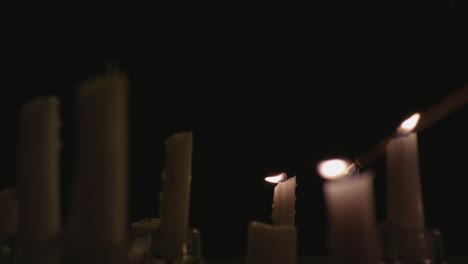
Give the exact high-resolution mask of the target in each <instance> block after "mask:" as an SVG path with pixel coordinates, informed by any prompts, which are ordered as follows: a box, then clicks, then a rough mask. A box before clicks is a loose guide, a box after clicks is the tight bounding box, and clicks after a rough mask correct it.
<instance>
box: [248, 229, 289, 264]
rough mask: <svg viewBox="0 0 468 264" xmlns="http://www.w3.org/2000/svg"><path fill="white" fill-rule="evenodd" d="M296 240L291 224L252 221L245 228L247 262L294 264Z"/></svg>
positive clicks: (257, 263) (249, 263)
mask: <svg viewBox="0 0 468 264" xmlns="http://www.w3.org/2000/svg"><path fill="white" fill-rule="evenodd" d="M296 241H297V232H296V227H295V226H293V225H277V226H275V225H270V224H266V223H261V222H256V221H252V222H250V223H249V226H248V230H247V264H259V263H268V264H295V263H296V256H297V250H296Z"/></svg>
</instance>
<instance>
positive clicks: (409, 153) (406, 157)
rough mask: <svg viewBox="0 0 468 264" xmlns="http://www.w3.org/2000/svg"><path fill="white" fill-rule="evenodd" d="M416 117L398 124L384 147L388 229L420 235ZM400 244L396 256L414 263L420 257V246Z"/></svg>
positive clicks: (420, 216) (422, 213) (421, 209)
mask: <svg viewBox="0 0 468 264" xmlns="http://www.w3.org/2000/svg"><path fill="white" fill-rule="evenodd" d="M419 117H420V115H419V114H418V113H416V114H414V115H412V116H411V117H410V118H408V119H407V120H405V121H404V122H402V123H401V125H400V126H399V127H398V129H397V136H396V137H395V138H394V139H392V140H390V141H389V143H388V144H387V147H386V169H387V210H388V211H387V223H388V225H389V228H392V229H396V230H400V231H403V230H404V232H406V231H409V232H422V231H424V229H425V224H424V210H423V201H422V193H421V182H420V175H419V156H418V142H417V140H418V137H417V134H416V133H415V132H413V129H414V128H415V127H416V125H417V123H418V121H419ZM413 237H416V236H415V235H413ZM404 240H407V239H404ZM397 243H398V242H397ZM402 243H403V241H401V243H399V244H400V248H401V249H402V250H403V251H404V252H400V254H403V255H406V257H407V258H414V259H417V260H419V259H420V258H421V256H422V254H423V250H424V249H423V248H422V247H423V245H421V243H417V241H413V242H411V243H407V245H405V246H404V245H403V244H402Z"/></svg>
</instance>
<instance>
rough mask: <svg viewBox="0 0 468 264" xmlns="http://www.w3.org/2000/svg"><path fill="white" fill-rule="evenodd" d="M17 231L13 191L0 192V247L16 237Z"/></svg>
mask: <svg viewBox="0 0 468 264" xmlns="http://www.w3.org/2000/svg"><path fill="white" fill-rule="evenodd" d="M17 229H18V202H17V199H16V190H15V189H4V190H1V191H0V246H2V245H4V244H5V243H6V242H8V240H10V239H12V238H14V237H15V236H16V232H17Z"/></svg>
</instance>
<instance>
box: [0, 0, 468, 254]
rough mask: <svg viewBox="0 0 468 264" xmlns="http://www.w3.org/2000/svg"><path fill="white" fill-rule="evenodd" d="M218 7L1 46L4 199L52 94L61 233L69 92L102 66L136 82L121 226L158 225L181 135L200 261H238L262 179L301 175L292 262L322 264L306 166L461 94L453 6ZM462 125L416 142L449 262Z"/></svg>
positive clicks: (461, 177) (455, 234) (459, 26)
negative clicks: (30, 106) (19, 154)
mask: <svg viewBox="0 0 468 264" xmlns="http://www.w3.org/2000/svg"><path fill="white" fill-rule="evenodd" d="M219 8H220V9H219V10H218V12H210V11H209V9H206V10H204V12H200V13H197V12H198V10H197V12H193V13H191V15H190V16H187V17H186V16H184V15H181V14H177V12H173V13H174V16H172V14H173V13H171V15H169V16H167V17H166V16H164V18H163V17H159V15H160V12H162V13H164V12H163V11H164V10H159V11H158V12H157V13H158V14H157V15H154V16H155V17H157V19H156V21H155V22H152V23H149V22H146V21H141V22H140V20H138V15H136V14H134V17H136V19H135V20H138V23H134V24H133V23H132V26H129V24H130V22H135V21H134V19H133V18H132V19H130V16H129V15H126V14H124V13H118V14H116V15H115V17H113V18H112V19H109V20H108V21H105V23H103V24H99V25H98V24H92V23H90V24H88V23H84V22H85V21H87V18H86V16H85V18H83V17H81V19H82V20H80V21H78V22H77V23H76V24H74V25H73V26H68V25H67V26H64V27H63V28H62V29H58V30H49V29H50V28H49V27H48V26H47V25H44V26H38V27H37V28H34V30H31V31H28V33H27V34H23V33H22V32H21V31H15V32H13V34H12V36H13V37H11V38H5V39H6V41H5V43H6V44H10V45H9V47H8V48H5V49H4V55H5V56H4V57H5V58H6V60H4V62H3V63H4V66H6V68H7V69H8V70H7V71H6V74H5V76H4V89H3V103H2V104H1V106H0V107H1V113H2V120H3V121H2V122H3V124H4V126H3V129H2V137H1V140H2V142H1V143H2V146H3V148H2V149H3V150H2V151H1V152H0V153H1V155H2V156H1V162H2V167H4V171H5V172H6V173H4V174H3V175H2V177H1V178H0V184H1V186H2V187H6V186H14V185H15V171H16V169H15V145H16V140H17V138H16V135H17V129H16V128H17V116H18V111H19V109H20V107H21V106H22V105H23V104H24V103H26V102H28V101H29V100H31V99H32V98H34V97H35V96H39V95H48V94H55V95H57V96H59V97H60V99H61V107H62V119H63V127H62V141H63V142H64V148H63V151H62V164H61V167H62V196H63V197H64V199H63V206H62V207H63V216H64V221H66V220H67V218H66V217H67V212H68V211H67V210H68V206H67V205H68V203H69V200H68V196H69V192H70V189H71V186H70V179H71V176H70V175H71V171H72V167H73V162H74V160H75V146H74V142H75V138H74V137H75V134H74V131H75V127H74V126H75V118H74V112H73V109H74V100H75V97H74V92H75V89H76V87H77V85H78V84H79V83H80V82H82V81H83V80H85V79H87V78H91V77H94V76H96V75H98V74H102V73H103V72H104V71H105V67H106V64H107V63H108V62H110V61H112V62H115V63H117V64H118V65H119V67H120V68H121V69H122V70H123V71H124V72H126V73H127V74H128V76H129V79H130V82H131V94H130V128H129V129H130V175H129V176H130V186H129V188H130V197H129V198H130V200H129V202H130V203H129V205H130V215H129V218H130V219H129V223H130V222H135V221H138V220H140V219H142V218H145V217H149V216H153V217H156V216H157V215H158V194H159V190H160V186H161V181H160V177H159V175H160V171H161V169H162V167H163V164H164V140H165V139H166V138H167V137H168V136H170V135H171V134H173V133H176V132H179V131H188V130H191V131H193V133H194V147H193V181H192V193H191V211H190V225H191V226H193V227H197V228H199V229H200V230H201V232H202V240H203V241H202V242H203V250H204V254H205V255H206V256H207V257H227V256H244V254H245V245H246V231H247V224H248V222H250V221H252V220H259V221H265V222H270V221H271V220H270V213H271V203H272V197H273V188H274V186H273V185H269V184H267V183H265V182H264V181H263V178H264V177H265V176H268V175H271V174H273V173H276V172H280V171H285V172H286V173H288V175H289V176H293V175H297V182H298V186H297V190H296V195H297V203H296V210H297V215H296V221H297V223H296V225H297V228H298V250H299V255H323V254H327V248H326V246H325V237H324V236H325V233H326V211H325V208H324V201H323V193H322V180H321V179H320V178H319V176H318V175H317V173H316V171H315V166H316V164H317V162H318V161H319V160H322V159H325V158H329V157H333V156H336V155H339V156H344V157H348V158H353V157H355V156H357V155H358V154H360V153H361V152H364V151H365V150H367V149H368V148H369V147H370V146H372V145H373V144H375V143H377V142H378V141H379V140H380V139H382V138H383V137H385V136H387V135H388V134H390V133H391V132H392V131H393V130H394V129H395V128H396V127H397V126H398V124H399V123H400V121H401V120H402V119H403V118H404V117H406V116H408V115H409V114H411V113H412V112H414V111H423V110H425V109H427V108H428V107H430V106H431V105H433V104H434V103H436V102H437V101H439V100H441V99H442V98H444V97H445V96H447V95H448V94H450V93H451V92H453V91H455V90H457V89H458V88H459V87H461V85H463V84H464V83H465V82H467V81H468V80H467V76H468V74H467V73H468V63H467V62H468V61H467V58H468V52H467V47H468V46H467V45H468V41H467V38H466V32H467V31H466V23H465V21H464V19H465V18H464V17H466V14H467V13H466V11H467V8H466V4H464V3H462V1H456V0H453V1H433V2H428V1H391V2H389V1H380V0H379V1H370V2H368V3H367V9H365V8H364V9H362V10H364V11H362V10H361V11H359V12H356V13H353V12H351V11H350V10H351V9H348V7H347V6H333V4H330V6H327V7H326V8H325V9H324V10H325V11H323V10H322V9H320V8H317V9H315V8H312V7H308V8H307V9H304V8H302V7H294V8H291V9H289V8H288V9H282V7H281V6H276V8H275V11H271V10H270V9H267V8H263V7H255V8H254V7H240V8H239V7H238V8H231V7H219ZM187 9H189V11H190V8H187ZM202 9H203V8H202ZM276 9H278V10H276ZM352 10H354V9H352ZM309 11H310V13H309ZM322 11H323V13H322ZM188 13H190V12H188ZM320 13H322V14H320ZM324 14H326V15H324ZM366 18H367V20H366ZM82 22H83V24H82ZM117 22H119V23H117ZM57 23H60V22H59V21H54V22H51V24H54V25H56V24H57ZM84 24H86V25H84ZM29 26H34V23H31V25H28V26H27V27H26V28H28V27H29ZM82 27H83V29H82ZM84 28H86V29H84ZM20 37H21V38H20ZM466 114H467V112H466V108H463V109H461V110H459V111H457V112H455V113H453V114H451V115H449V116H447V117H446V118H445V119H443V120H441V121H439V122H438V123H436V124H435V125H433V126H432V127H430V128H428V129H427V130H425V131H423V132H421V133H420V135H419V147H420V166H421V177H422V184H423V195H424V203H425V214H426V221H427V225H428V226H430V227H438V228H439V229H440V230H441V231H442V233H443V235H444V238H445V240H446V241H445V242H446V243H445V245H446V251H447V254H449V255H464V254H465V253H466V252H468V250H467V247H466V243H464V241H465V239H466V236H467V235H468V228H467V227H466V223H467V222H468V216H466V214H465V210H466V206H465V203H466V201H467V198H466V190H465V189H466V187H465V184H464V183H465V182H466V179H465V178H466V169H464V167H465V166H466V165H465V164H464V162H465V160H466V157H467V156H466V149H467V144H466V135H468V131H467V124H466V117H467V115H466ZM384 165H385V164H384V161H383V158H381V159H379V160H377V161H376V162H374V163H373V164H371V165H370V166H369V169H373V170H375V172H376V179H375V186H376V206H377V220H378V221H379V222H381V221H382V220H383V219H384V218H385V170H384Z"/></svg>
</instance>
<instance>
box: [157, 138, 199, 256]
mask: <svg viewBox="0 0 468 264" xmlns="http://www.w3.org/2000/svg"><path fill="white" fill-rule="evenodd" d="M162 176H163V186H162V192H161V194H160V200H161V201H160V202H161V205H160V206H161V209H160V214H161V215H160V218H161V233H160V234H161V236H160V239H161V247H160V248H159V254H160V255H161V257H162V258H163V259H165V260H168V261H176V260H180V259H181V258H182V255H183V244H184V238H185V234H186V232H187V229H188V221H189V209H190V186H191V180H192V132H181V133H177V134H174V135H172V136H171V137H169V138H168V139H167V141H166V162H165V169H164V171H163V173H162Z"/></svg>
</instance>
